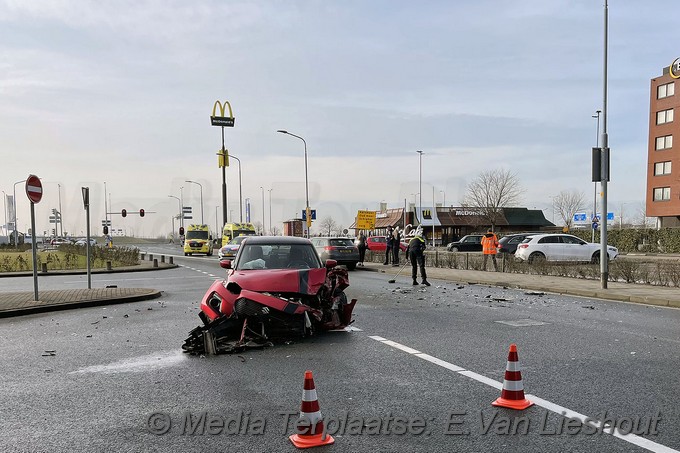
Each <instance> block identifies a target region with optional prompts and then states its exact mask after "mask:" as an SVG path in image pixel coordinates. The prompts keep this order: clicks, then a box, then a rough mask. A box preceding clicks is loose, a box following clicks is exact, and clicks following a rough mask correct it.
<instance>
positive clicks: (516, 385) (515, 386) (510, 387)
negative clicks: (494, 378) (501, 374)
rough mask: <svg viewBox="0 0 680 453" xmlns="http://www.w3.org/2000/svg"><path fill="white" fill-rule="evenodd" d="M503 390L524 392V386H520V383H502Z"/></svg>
mask: <svg viewBox="0 0 680 453" xmlns="http://www.w3.org/2000/svg"><path fill="white" fill-rule="evenodd" d="M503 390H510V391H512V392H516V391H519V390H524V384H522V381H503Z"/></svg>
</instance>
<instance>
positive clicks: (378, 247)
mask: <svg viewBox="0 0 680 453" xmlns="http://www.w3.org/2000/svg"><path fill="white" fill-rule="evenodd" d="M366 245H367V246H368V250H372V251H374V252H384V251H385V249H386V248H387V236H369V237H367V238H366ZM407 248H408V244H405V243H403V242H400V243H399V249H400V250H401V251H402V252H405V251H406V249H407Z"/></svg>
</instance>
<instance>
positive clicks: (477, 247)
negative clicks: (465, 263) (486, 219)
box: [446, 234, 484, 252]
mask: <svg viewBox="0 0 680 453" xmlns="http://www.w3.org/2000/svg"><path fill="white" fill-rule="evenodd" d="M483 237H484V235H483V234H468V235H467V236H463V237H462V238H461V239H460V240H458V241H455V242H449V244H448V245H447V246H446V250H448V251H449V252H481V251H482V238H483Z"/></svg>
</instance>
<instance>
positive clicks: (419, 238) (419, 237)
mask: <svg viewBox="0 0 680 453" xmlns="http://www.w3.org/2000/svg"><path fill="white" fill-rule="evenodd" d="M397 247H399V245H397ZM425 248H427V244H426V243H425V239H424V238H423V229H422V228H421V227H420V226H419V227H418V228H417V229H416V235H415V236H414V237H413V239H411V240H410V241H409V243H408V249H407V251H406V253H407V254H408V256H409V259H410V261H411V276H412V277H413V284H414V285H417V284H418V280H416V277H418V266H420V276H421V277H422V278H423V283H422V284H423V285H425V286H430V283H429V282H428V281H427V274H426V273H425V254H424V253H423V252H424V251H425Z"/></svg>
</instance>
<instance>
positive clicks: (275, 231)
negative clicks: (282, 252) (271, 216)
mask: <svg viewBox="0 0 680 453" xmlns="http://www.w3.org/2000/svg"><path fill="white" fill-rule="evenodd" d="M269 234H270V235H271V236H280V235H281V229H280V228H279V227H277V226H272V228H271V230H269Z"/></svg>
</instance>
